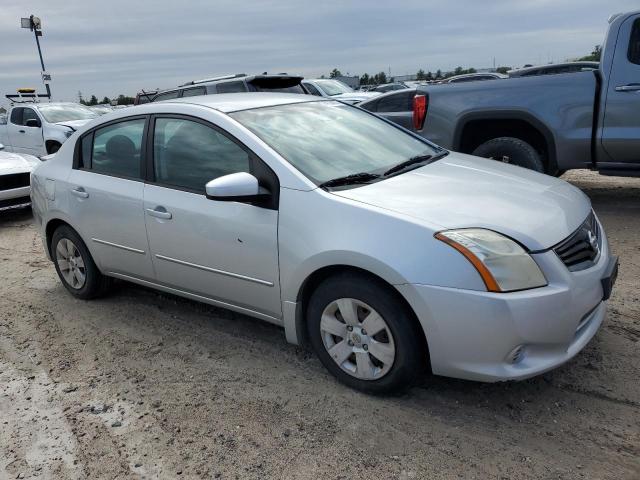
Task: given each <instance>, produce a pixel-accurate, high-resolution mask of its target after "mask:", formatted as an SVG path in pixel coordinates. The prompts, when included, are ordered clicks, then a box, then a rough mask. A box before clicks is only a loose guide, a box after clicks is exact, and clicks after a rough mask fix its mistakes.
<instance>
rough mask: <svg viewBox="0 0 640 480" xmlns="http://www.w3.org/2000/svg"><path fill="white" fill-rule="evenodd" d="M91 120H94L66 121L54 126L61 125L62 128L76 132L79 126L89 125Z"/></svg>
mask: <svg viewBox="0 0 640 480" xmlns="http://www.w3.org/2000/svg"><path fill="white" fill-rule="evenodd" d="M91 120H94V119H93V118H87V119H84V120H67V121H65V122H56V125H61V126H63V127H69V128H72V129H73V130H77V129H78V128H80V127H81V126H83V125H85V124H87V123H89V122H90V121H91Z"/></svg>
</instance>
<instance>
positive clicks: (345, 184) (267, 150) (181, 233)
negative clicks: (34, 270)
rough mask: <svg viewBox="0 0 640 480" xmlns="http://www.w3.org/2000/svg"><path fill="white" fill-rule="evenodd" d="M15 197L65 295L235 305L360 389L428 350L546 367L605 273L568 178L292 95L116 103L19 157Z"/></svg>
mask: <svg viewBox="0 0 640 480" xmlns="http://www.w3.org/2000/svg"><path fill="white" fill-rule="evenodd" d="M148 145H153V146H154V147H153V149H150V148H147V146H148ZM32 199H33V209H34V218H35V223H36V225H37V226H38V228H40V230H41V233H42V239H43V243H44V247H45V251H46V253H47V255H48V256H49V258H50V259H51V260H53V262H54V265H55V268H56V271H57V272H58V275H59V277H60V280H61V282H62V283H63V285H64V286H65V287H66V289H67V290H68V291H69V292H70V293H71V294H72V295H74V296H75V297H78V298H82V299H89V298H93V297H96V296H98V295H100V294H103V293H104V292H105V291H106V290H107V289H108V286H109V283H110V282H109V279H110V278H112V277H113V278H120V279H124V280H127V281H131V282H134V283H138V284H141V285H145V286H148V287H152V288H155V289H158V290H161V291H165V292H169V293H173V294H177V295H181V296H184V297H187V298H191V299H194V300H198V301H201V302H206V303H210V304H212V305H218V306H221V307H224V308H229V309H231V310H235V311H238V312H241V313H245V314H247V315H251V316H254V317H257V318H260V319H263V320H266V321H269V322H272V323H274V324H277V325H282V326H284V329H285V334H286V337H287V339H288V340H289V341H290V342H292V343H305V342H310V344H311V345H312V346H313V348H314V350H315V352H316V353H317V355H318V357H319V358H320V360H321V361H322V363H323V364H324V365H325V366H326V367H327V368H328V370H329V371H330V372H331V373H332V374H333V375H335V376H336V377H337V378H338V379H339V380H341V381H342V382H344V383H345V384H347V385H350V386H352V387H355V388H358V389H361V390H365V391H369V392H388V391H393V390H396V389H399V388H403V387H406V386H408V385H410V384H411V383H412V382H413V381H414V380H415V379H416V378H419V377H420V376H421V374H422V372H423V371H424V369H425V368H426V366H427V365H430V367H431V370H432V371H433V372H434V373H436V374H440V375H448V376H452V377H459V378H467V379H472V380H483V381H499V380H507V379H522V378H527V377H530V376H533V375H537V374H539V373H542V372H545V371H547V370H549V369H552V368H554V367H556V366H558V365H560V364H562V363H564V362H566V361H567V360H568V359H570V358H571V357H573V356H574V355H576V354H577V353H578V352H579V351H580V350H581V349H582V348H583V347H584V346H585V345H586V344H587V343H588V342H589V340H590V339H591V338H592V337H593V336H594V335H595V333H596V331H597V330H598V328H599V327H600V324H601V323H602V320H603V318H604V316H605V310H606V300H607V299H608V298H609V295H610V292H611V288H612V285H613V283H614V281H615V276H616V271H617V270H616V269H617V259H616V257H615V256H613V255H612V254H611V252H610V250H609V246H608V243H607V239H606V236H605V234H604V230H603V228H602V226H601V225H600V223H599V222H598V219H597V217H596V216H595V214H594V213H593V211H592V210H591V205H590V202H589V199H588V198H587V196H586V195H584V194H583V193H582V192H581V191H580V190H579V189H578V188H576V187H573V186H572V185H570V184H568V183H567V182H564V181H562V180H559V179H556V178H553V177H549V176H546V175H540V174H538V173H536V172H532V171H528V170H524V169H522V168H517V167H513V166H510V165H501V164H498V163H496V162H493V161H489V160H485V159H481V158H476V157H470V156H468V155H463V154H458V153H453V152H448V151H446V150H444V149H442V148H440V147H437V146H435V145H434V144H431V143H430V142H428V141H426V140H425V139H423V138H422V137H420V136H417V135H414V134H412V133H410V132H407V131H406V130H404V129H402V128H399V127H398V126H397V125H394V124H393V123H392V122H388V121H385V120H383V119H380V118H379V117H377V116H375V115H372V114H370V113H368V112H366V111H364V110H362V109H359V108H356V107H354V106H351V105H347V104H344V103H342V102H336V101H332V100H323V99H316V98H313V97H310V96H305V95H287V94H268V93H247V94H233V95H213V96H207V97H199V98H197V99H189V100H184V101H179V100H174V101H172V102H164V103H162V104H156V103H150V104H147V105H141V106H138V107H136V108H135V109H130V110H123V111H120V112H115V113H113V114H111V115H110V117H109V118H108V119H104V120H98V121H96V122H94V123H93V124H92V125H90V126H87V127H85V128H84V129H82V130H80V131H78V132H77V133H75V134H74V135H73V136H72V137H71V139H70V140H69V142H67V143H65V144H64V145H63V146H62V148H61V149H60V151H59V152H58V154H56V155H55V156H54V157H53V158H52V159H51V160H49V161H47V162H45V163H43V164H42V165H40V166H39V167H37V168H36V170H35V171H34V173H33V181H32Z"/></svg>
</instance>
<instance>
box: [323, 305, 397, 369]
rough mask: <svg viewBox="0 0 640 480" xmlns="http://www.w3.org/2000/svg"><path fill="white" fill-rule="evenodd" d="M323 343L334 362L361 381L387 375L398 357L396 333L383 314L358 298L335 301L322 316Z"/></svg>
mask: <svg viewBox="0 0 640 480" xmlns="http://www.w3.org/2000/svg"><path fill="white" fill-rule="evenodd" d="M320 332H321V337H322V343H323V344H324V347H325V349H326V350H327V352H328V353H329V356H330V357H331V358H332V359H333V361H334V362H336V364H337V365H338V366H339V367H340V368H341V369H342V370H343V371H345V372H346V373H348V374H349V375H351V376H353V377H356V378H358V379H360V380H377V379H379V378H382V377H383V376H385V375H386V374H387V373H388V372H389V370H390V369H391V367H392V366H393V362H394V360H395V356H396V349H395V343H394V341H393V335H392V334H391V330H390V329H389V326H388V325H387V322H385V320H384V319H383V318H382V316H381V315H380V314H379V313H378V312H376V311H375V310H374V309H373V308H372V307H371V306H369V305H367V304H366V303H364V302H362V301H360V300H356V299H354V298H340V299H337V300H334V301H333V302H331V303H330V304H329V305H327V307H326V308H325V309H324V311H323V312H322V318H321V319H320Z"/></svg>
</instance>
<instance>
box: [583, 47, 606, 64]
mask: <svg viewBox="0 0 640 480" xmlns="http://www.w3.org/2000/svg"><path fill="white" fill-rule="evenodd" d="M601 55H602V47H601V46H600V45H596V46H595V47H594V48H593V52H591V54H589V55H585V56H584V57H580V58H579V59H578V60H582V61H592V62H599V61H600V56H601Z"/></svg>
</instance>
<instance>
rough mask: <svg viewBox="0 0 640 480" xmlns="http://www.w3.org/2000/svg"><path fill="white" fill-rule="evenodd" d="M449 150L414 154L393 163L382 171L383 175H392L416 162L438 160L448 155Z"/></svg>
mask: <svg viewBox="0 0 640 480" xmlns="http://www.w3.org/2000/svg"><path fill="white" fill-rule="evenodd" d="M448 154H449V152H448V151H446V150H443V151H442V152H438V153H436V154H435V155H416V156H415V157H411V158H410V159H409V160H405V161H404V162H400V163H398V164H397V165H394V166H393V167H391V168H390V169H389V170H387V171H386V172H384V173H383V175H384V176H385V177H388V176H389V175H392V174H394V173H397V172H399V171H401V170H404V169H405V168H407V167H410V166H411V165H416V164H418V163H422V162H429V163H431V162H433V161H435V160H438V159H439V158H442V157H444V156H446V155H448Z"/></svg>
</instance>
